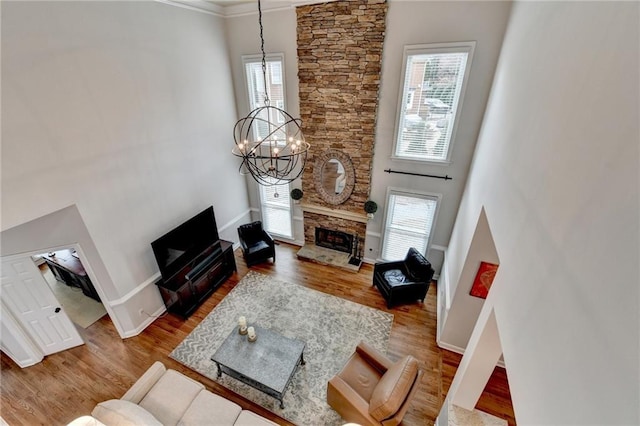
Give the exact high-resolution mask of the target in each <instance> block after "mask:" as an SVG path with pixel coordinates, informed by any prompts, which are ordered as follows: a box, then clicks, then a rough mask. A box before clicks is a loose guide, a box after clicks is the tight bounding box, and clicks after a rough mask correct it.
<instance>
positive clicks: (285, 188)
mask: <svg viewBox="0 0 640 426" xmlns="http://www.w3.org/2000/svg"><path fill="white" fill-rule="evenodd" d="M241 59H242V75H243V77H244V91H245V102H246V107H247V110H248V112H251V111H252V110H253V108H252V106H251V93H250V88H249V78H248V76H247V64H253V63H258V64H262V55H261V54H254V55H242V57H241ZM265 60H266V62H267V73H270V72H271V65H270V64H269V63H270V62H278V61H279V62H280V70H281V73H280V76H281V81H280V83H272V84H277V85H281V86H282V109H283V110H285V111H286V106H287V90H286V81H287V80H286V75H285V65H286V64H285V60H284V53H269V54H266V55H265ZM266 84H267V82H265V87H266ZM269 100H270V105H272V106H277V107H279V108H280V105H279V104H277V102H279V100H277V101H276V100H273V99H269ZM256 186H257V187H256V191H257V192H258V194H257V195H258V202H259V203H260V219H261V220H262V222H263V226H265V229H266V223H267V222H266V221H265V212H266V209H265V206H266V205H267V202H266V201H265V197H264V194H263V188H262V187H263V185H260V184H259V183H256ZM290 187H291V184H290V183H287V184H286V185H278V193H279V194H280V197H286V199H287V200H288V202H289V209H288V213H289V215H288V216H289V224H290V229H291V235H290V236H289V235H282V234H278V233H276V232H273V231H268V232H269V233H270V234H271V235H273V236H274V237H278V238H280V239H286V240H293V239H294V238H295V229H294V222H293V205H292V202H291V197H290V196H289V191H290ZM280 188H282V190H280ZM283 210H284V209H283Z"/></svg>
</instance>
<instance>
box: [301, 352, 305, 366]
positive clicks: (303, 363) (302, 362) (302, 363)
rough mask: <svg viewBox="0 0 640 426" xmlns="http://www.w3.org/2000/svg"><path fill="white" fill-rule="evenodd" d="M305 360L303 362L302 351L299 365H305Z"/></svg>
mask: <svg viewBox="0 0 640 426" xmlns="http://www.w3.org/2000/svg"><path fill="white" fill-rule="evenodd" d="M305 364H306V362H304V352H303V353H301V354H300V365H305Z"/></svg>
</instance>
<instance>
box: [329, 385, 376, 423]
mask: <svg viewBox="0 0 640 426" xmlns="http://www.w3.org/2000/svg"><path fill="white" fill-rule="evenodd" d="M327 402H328V403H329V405H330V406H331V407H333V409H334V410H336V411H337V412H338V413H339V414H340V416H342V418H343V419H345V420H347V421H349V422H357V423H358V424H361V425H363V426H367V425H378V424H380V422H378V421H376V419H374V418H373V417H371V416H370V415H369V401H365V400H364V399H362V397H361V396H360V395H359V394H358V393H357V392H356V391H355V390H353V389H352V388H351V387H350V386H349V385H348V384H347V383H346V382H345V381H344V380H342V379H341V378H340V377H338V376H335V377H333V378H332V379H331V380H329V382H328V383H327Z"/></svg>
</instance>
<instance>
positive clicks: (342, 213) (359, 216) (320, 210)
mask: <svg viewBox="0 0 640 426" xmlns="http://www.w3.org/2000/svg"><path fill="white" fill-rule="evenodd" d="M300 208H301V209H302V211H304V212H309V213H316V214H322V215H325V216H331V217H337V218H340V219H347V220H352V221H354V222H361V223H367V222H368V221H369V218H368V217H367V215H366V214H364V213H356V212H352V211H349V210H338V209H332V208H329V207H324V206H320V205H317V204H304V203H301V204H300Z"/></svg>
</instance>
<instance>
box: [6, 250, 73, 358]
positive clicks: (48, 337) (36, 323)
mask: <svg viewBox="0 0 640 426" xmlns="http://www.w3.org/2000/svg"><path fill="white" fill-rule="evenodd" d="M0 297H1V298H2V300H3V302H4V303H5V306H7V307H8V308H9V309H10V310H11V312H12V313H13V315H14V316H15V318H16V319H17V320H18V322H19V323H21V324H22V326H23V327H24V328H25V331H26V333H27V334H29V335H30V336H31V338H32V339H33V340H34V341H35V342H36V343H37V344H38V346H40V349H41V350H42V352H43V353H44V354H45V355H49V354H52V353H55V352H60V351H62V350H65V349H69V348H72V347H74V346H78V345H82V344H83V343H84V342H83V341H82V338H81V337H80V334H78V331H77V330H76V328H75V326H74V325H73V323H72V322H71V320H70V319H69V317H68V316H67V314H66V313H65V312H64V311H63V310H62V309H61V307H60V305H59V304H58V301H57V300H56V298H55V296H54V294H53V292H52V291H51V289H50V288H49V285H48V284H47V282H46V281H45V279H44V277H43V276H42V274H41V273H40V270H39V269H38V267H37V266H36V265H35V264H34V263H33V261H32V260H31V258H30V257H25V258H12V259H11V260H7V259H3V260H2V283H1V286H0ZM56 310H57V311H58V312H56Z"/></svg>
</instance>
